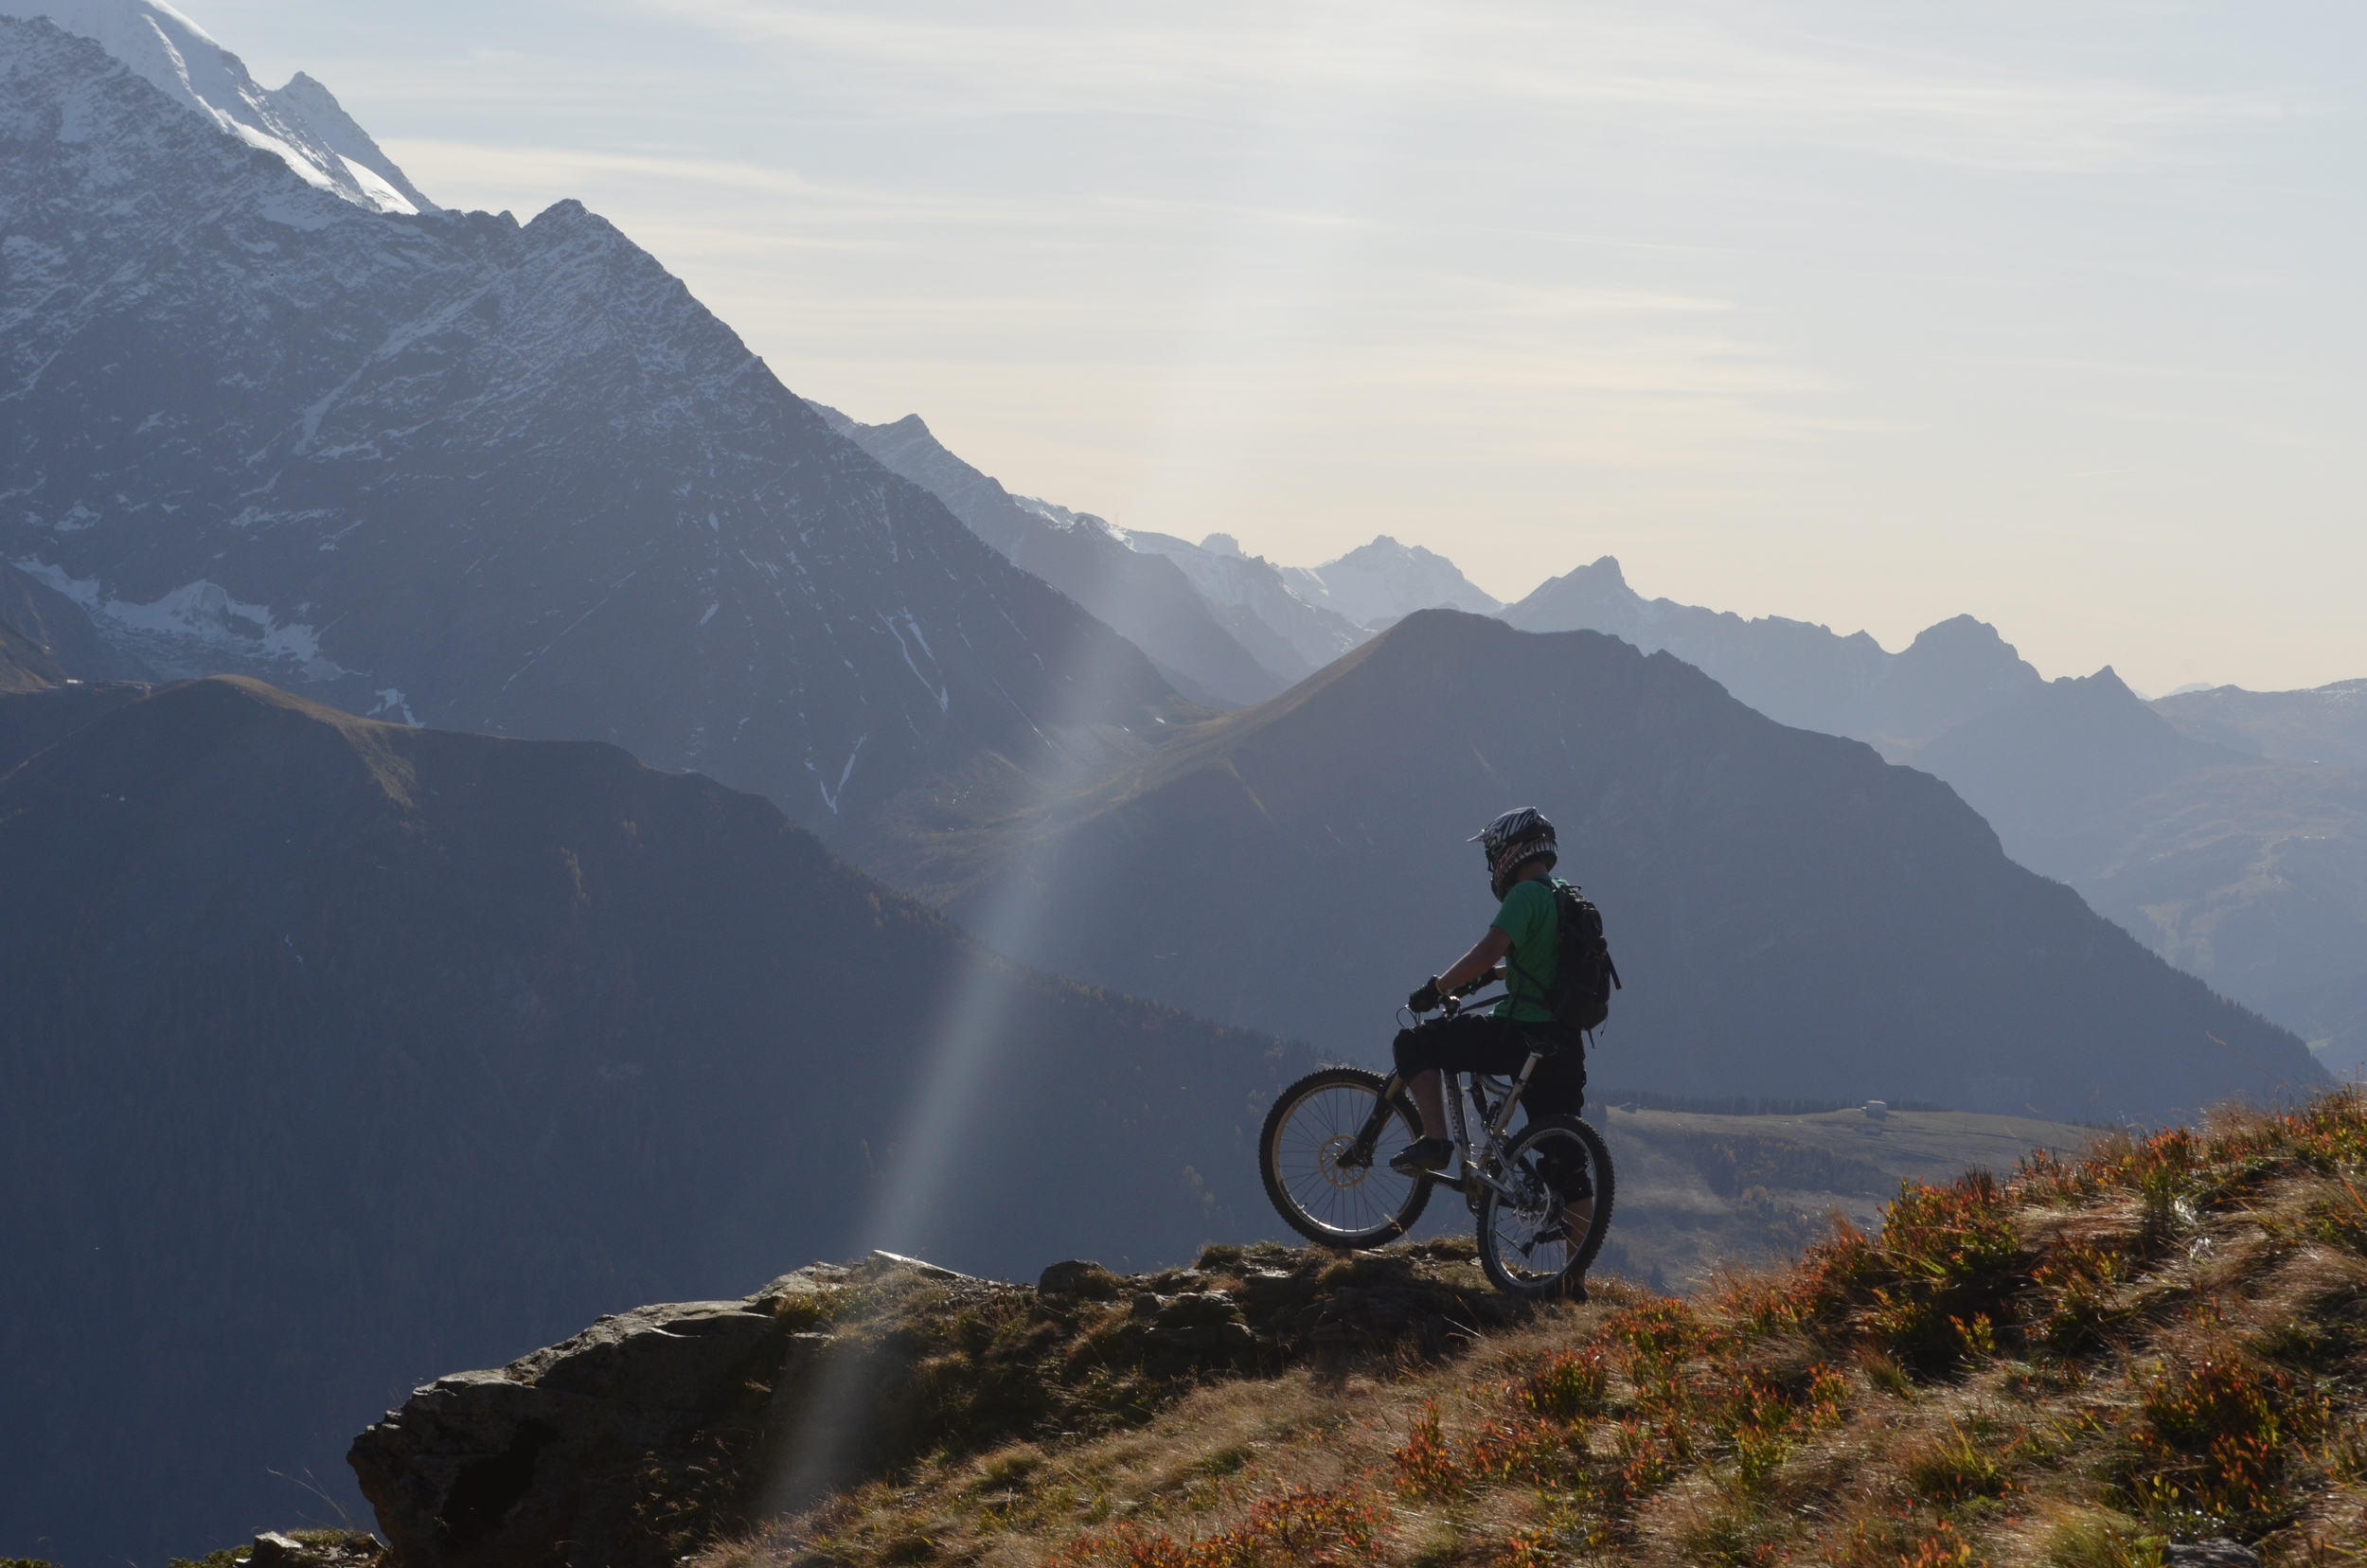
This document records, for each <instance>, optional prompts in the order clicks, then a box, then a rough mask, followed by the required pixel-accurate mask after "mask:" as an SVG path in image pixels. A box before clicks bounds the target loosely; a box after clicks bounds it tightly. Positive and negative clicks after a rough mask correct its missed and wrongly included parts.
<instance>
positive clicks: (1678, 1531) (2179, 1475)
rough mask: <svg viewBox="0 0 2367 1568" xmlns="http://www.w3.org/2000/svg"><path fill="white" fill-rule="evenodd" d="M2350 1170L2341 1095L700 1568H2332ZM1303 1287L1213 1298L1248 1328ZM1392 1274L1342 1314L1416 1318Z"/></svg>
mask: <svg viewBox="0 0 2367 1568" xmlns="http://www.w3.org/2000/svg"><path fill="white" fill-rule="evenodd" d="M2362 1158H2367V1113H2363V1112H2362V1108H2361V1106H2360V1103H2359V1101H2358V1098H2357V1097H2356V1096H2326V1097H2324V1098H2321V1099H2318V1100H2315V1101H2313V1102H2311V1103H2310V1104H2308V1105H2306V1106H2304V1107H2302V1108H2300V1109H2298V1110H2297V1111H2295V1112H2294V1113H2292V1114H2287V1115H2279V1116H2265V1115H2260V1114H2236V1115H2228V1116H2223V1117H2220V1118H2216V1119H2215V1121H2214V1123H2212V1124H2211V1125H2208V1126H2205V1127H2201V1128H2198V1129H2195V1130H2192V1131H2189V1130H2187V1129H2184V1128H2180V1129H2176V1130H2172V1131H2165V1132H2162V1133H2161V1134H2160V1135H2158V1136H2154V1137H2150V1138H2145V1139H2143V1140H2128V1139H2122V1140H2117V1141H2116V1142H2114V1143H2112V1144H2109V1145H2107V1146H2106V1147H2104V1148H2102V1149H2099V1150H2097V1151H2096V1152H2095V1153H2094V1154H2093V1155H2091V1156H2090V1157H2088V1158H2085V1159H2079V1160H2063V1161H2038V1162H2034V1163H2032V1164H2030V1165H2026V1166H2023V1167H2020V1168H2017V1169H2014V1170H2011V1171H2001V1172H1991V1171H1986V1170H1983V1171H1977V1172H1974V1173H1972V1174H1970V1175H1967V1176H1966V1177H1964V1178H1963V1179H1962V1180H1960V1181H1956V1182H1953V1183H1947V1184H1939V1185H1910V1186H1909V1187H1908V1188H1907V1189H1906V1190H1905V1191H1903V1192H1902V1193H1901V1194H1899V1196H1898V1197H1897V1198H1896V1199H1895V1202H1893V1203H1890V1204H1889V1205H1888V1209H1887V1213H1886V1214H1885V1216H1884V1219H1885V1221H1886V1222H1885V1223H1884V1224H1883V1226H1882V1227H1881V1228H1880V1230H1879V1232H1878V1233H1877V1234H1860V1233H1858V1232H1856V1231H1851V1230H1844V1231H1842V1232H1841V1233H1840V1234H1838V1235H1834V1236H1832V1237H1830V1238H1828V1239H1827V1240H1826V1241H1825V1242H1824V1244H1823V1245H1821V1246H1819V1247H1818V1248H1816V1249H1815V1250H1814V1251H1813V1252H1812V1253H1810V1254H1809V1255H1808V1256H1806V1257H1805V1258H1803V1259H1801V1260H1800V1261H1799V1262H1798V1263H1796V1264H1795V1265H1793V1266H1791V1267H1789V1268H1787V1269H1784V1270H1781V1271H1770V1272H1767V1273H1761V1274H1744V1275H1740V1276H1735V1277H1729V1278H1727V1279H1725V1280H1723V1281H1720V1282H1718V1283H1717V1285H1715V1286H1713V1287H1711V1288H1709V1289H1705V1290H1702V1291H1700V1292H1695V1293H1693V1294H1692V1295H1690V1296H1688V1297H1684V1298H1681V1299H1669V1298H1667V1297H1664V1296H1661V1295H1658V1294H1657V1293H1646V1292H1641V1291H1638V1290H1635V1289H1634V1288H1633V1287H1631V1286H1611V1287H1609V1288H1605V1289H1602V1290H1600V1291H1598V1292H1597V1294H1596V1296H1595V1299H1594V1301H1593V1303H1592V1304H1590V1305H1587V1306H1583V1307H1578V1308H1575V1309H1563V1310H1558V1311H1554V1312H1551V1313H1548V1314H1543V1315H1540V1317H1539V1321H1538V1322H1536V1323H1535V1324H1534V1325H1532V1326H1529V1327H1522V1328H1512V1329H1498V1330H1494V1331H1490V1332H1486V1333H1483V1334H1480V1335H1477V1336H1475V1337H1474V1340H1473V1343H1472V1345H1471V1348H1470V1351H1469V1353H1468V1354H1466V1355H1461V1356H1452V1355H1450V1356H1448V1357H1445V1358H1440V1359H1435V1360H1433V1359H1429V1358H1424V1357H1420V1356H1417V1355H1414V1354H1401V1355H1399V1356H1398V1357H1397V1358H1395V1359H1394V1361H1392V1362H1382V1363H1380V1364H1378V1365H1374V1364H1370V1363H1367V1364H1365V1365H1359V1366H1358V1367H1357V1370H1358V1371H1359V1372H1360V1373H1361V1374H1363V1375H1361V1376H1353V1377H1342V1376H1339V1375H1338V1373H1337V1372H1336V1371H1331V1372H1330V1373H1329V1375H1326V1371H1327V1370H1328V1369H1326V1370H1307V1371H1296V1372H1290V1373H1285V1374H1282V1375H1280V1376H1272V1375H1270V1376H1268V1377H1267V1378H1265V1379H1262V1380H1259V1381H1238V1382H1220V1383H1218V1384H1217V1385H1216V1386H1214V1387H1211V1388H1208V1389H1206V1390H1205V1391H1203V1392H1202V1393H1201V1395H1199V1396H1198V1397H1197V1398H1195V1399H1190V1400H1188V1401H1186V1402H1184V1403H1183V1404H1181V1405H1179V1406H1177V1407H1176V1408H1174V1409H1172V1410H1169V1411H1166V1412H1163V1413H1161V1414H1160V1415H1159V1416H1157V1417H1155V1418H1154V1419H1152V1420H1151V1421H1150V1422H1149V1423H1148V1425H1147V1426H1145V1427H1144V1428H1142V1429H1140V1430H1132V1431H1127V1432H1122V1433H1117V1434H1110V1435H1095V1434H1081V1435H1078V1436H1075V1437H1069V1436H1066V1435H1065V1434H1064V1436H1063V1438H1062V1440H1059V1441H1038V1442H1008V1443H1006V1444H1003V1445H1001V1446H999V1447H995V1448H992V1449H990V1450H988V1452H983V1453H972V1452H965V1450H964V1448H963V1447H962V1446H959V1445H952V1446H950V1448H949V1452H945V1453H943V1454H942V1455H940V1456H938V1457H936V1458H934V1459H933V1460H932V1461H930V1462H929V1463H926V1464H924V1465H922V1466H919V1467H917V1469H916V1470H914V1471H912V1472H910V1473H907V1474H905V1475H901V1476H899V1477H898V1478H897V1479H896V1481H895V1482H893V1483H887V1484H874V1485H871V1486H867V1487H863V1488H857V1489H851V1490H850V1491H849V1492H848V1493H847V1494H846V1495H845V1496H844V1497H842V1498H839V1499H836V1500H834V1501H833V1502H832V1504H830V1505H829V1506H824V1507H821V1508H816V1509H813V1510H811V1511H810V1512H809V1513H807V1514H805V1515H804V1516H802V1517H799V1518H795V1519H791V1520H783V1521H780V1522H779V1523H776V1524H775V1525H774V1527H773V1528H771V1529H770V1530H767V1531H764V1532H762V1533H760V1534H759V1535H758V1536H757V1537H756V1539H755V1540H754V1541H750V1540H749V1539H747V1538H746V1537H745V1535H744V1534H742V1533H741V1532H738V1531H732V1530H728V1529H725V1530H719V1531H717V1532H716V1533H715V1536H714V1537H713V1538H711V1540H710V1541H709V1543H708V1544H707V1545H706V1546H705V1548H704V1549H703V1550H702V1551H700V1552H699V1553H697V1554H696V1555H695V1556H692V1557H690V1558H688V1559H685V1560H686V1561H687V1563H688V1564H689V1568H788V1565H790V1564H802V1563H810V1562H817V1561H827V1562H830V1563H833V1564H843V1565H845V1568H889V1565H891V1564H894V1565H934V1564H947V1565H951V1564H956V1563H961V1564H968V1563H991V1564H1004V1563H1058V1564H1061V1565H1063V1568H1104V1565H1106V1568H1137V1565H1141V1564H1151V1563H1156V1564H1160V1565H1162V1568H1298V1565H1301V1564H1308V1563H1323V1564H1329V1565H1337V1568H1368V1565H1369V1568H1383V1565H1387V1568H1414V1565H1416V1564H1421V1565H1428V1568H1484V1565H1492V1564H1547V1563H1587V1564H1600V1565H1603V1568H1613V1565H1618V1568H1708V1565H1728V1564H1758V1563H1787V1562H1798V1563H1829V1564H1846V1565H1850V1568H1860V1565H1862V1568H1892V1565H1897V1568H1969V1565H1974V1564H1992V1565H1996V1568H2243V1565H2248V1564H2256V1563H2263V1562H2266V1563H2269V1564H2273V1565H2276V1568H2287V1565H2302V1564H2320V1563H2326V1564H2334V1563H2347V1562H2351V1561H2355V1560H2357V1559H2358V1546H2359V1542H2360V1541H2362V1540H2367V1488H2363V1487H2362V1486H2361V1485H2360V1477H2359V1470H2358V1450H2357V1446H2356V1445H2357V1441H2358V1439H2357V1437H2356V1435H2355V1434H2357V1433H2358V1430H2359V1429H2360V1427H2361V1425H2362V1424H2367V1397H2362V1393H2361V1390H2362V1387H2367V1346H2363V1345H2362V1338H2363V1336H2362V1333H2361V1325H2360V1320H2359V1308H2358V1301H2359V1293H2360V1291H2361V1289H2362V1285H2367V1259H2362V1256H2361V1254H2362V1253H2367V1223H2362V1221H2363V1220H2367V1216H2362V1213H2361V1209H2360V1205H2359V1203H2358V1197H2357V1194H2356V1192H2355V1191H2353V1190H2350V1183H2349V1181H2348V1179H2347V1178H2344V1179H2342V1180H2337V1179H2335V1178H2334V1176H2333V1175H2332V1174H2331V1173H2332V1172H2336V1171H2341V1170H2348V1169H2352V1168H2356V1167H2357V1165H2358V1162H2359V1161H2360V1160H2361V1159H2362ZM1210 1251H1211V1253H1212V1254H1216V1253H1217V1252H1218V1249H1215V1248H1212V1249H1210ZM1213 1261H1214V1259H1213V1258H1212V1263H1213ZM1296 1261H1297V1260H1296V1259H1294V1258H1291V1257H1289V1256H1280V1257H1275V1256H1259V1255H1255V1254H1252V1255H1250V1256H1236V1258H1235V1259H1234V1260H1233V1261H1232V1262H1231V1265H1230V1268H1229V1269H1224V1270H1219V1269H1218V1268H1214V1267H1212V1269H1211V1271H1210V1272H1211V1273H1219V1272H1223V1273H1232V1274H1248V1275H1249V1276H1250V1278H1249V1279H1248V1280H1247V1281H1246V1282H1245V1283H1246V1285H1247V1286H1248V1288H1249V1290H1251V1291H1254V1292H1272V1290H1273V1288H1274V1286H1275V1285H1276V1284H1278V1283H1280V1281H1281V1279H1282V1278H1286V1277H1287V1275H1284V1274H1283V1271H1284V1270H1287V1269H1289V1268H1290V1267H1291V1266H1292V1265H1293V1264H1294V1263H1296ZM1412 1261H1413V1259H1412V1258H1411V1257H1408V1256H1405V1255H1403V1254H1399V1253H1394V1252H1393V1253H1392V1254H1390V1255H1383V1256H1365V1257H1360V1258H1358V1259H1356V1260H1355V1261H1354V1263H1353V1264H1340V1265H1335V1266H1334V1271H1333V1277H1336V1278H1342V1279H1354V1280H1356V1281H1357V1283H1358V1284H1360V1285H1367V1284H1368V1285H1370V1286H1371V1287H1373V1288H1374V1292H1375V1293H1376V1294H1379V1293H1381V1292H1388V1293H1389V1294H1391V1295H1403V1294H1408V1293H1410V1292H1404V1291H1403V1289H1402V1287H1401V1286H1400V1285H1399V1283H1398V1282H1399V1281H1400V1280H1402V1279H1403V1278H1404V1277H1405V1275H1406V1274H1407V1273H1408V1272H1410V1271H1409V1270H1408V1268H1407V1265H1408V1264H1409V1263H1410V1262H1412ZM1226 1283H1227V1284H1230V1283H1231V1281H1230V1280H1227V1281H1226ZM1251 1299H1252V1300H1253V1301H1254V1300H1255V1297H1251ZM940 1310H943V1309H940ZM1410 1338H1411V1336H1410V1335H1409V1339H1410ZM1351 1364H1354V1363H1351ZM719 1523H721V1522H720V1521H719Z"/></svg>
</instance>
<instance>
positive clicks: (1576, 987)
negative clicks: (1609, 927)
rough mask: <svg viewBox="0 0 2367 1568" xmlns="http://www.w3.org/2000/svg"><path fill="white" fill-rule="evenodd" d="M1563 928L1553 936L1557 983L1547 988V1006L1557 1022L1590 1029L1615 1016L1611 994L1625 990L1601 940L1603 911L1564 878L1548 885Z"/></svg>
mask: <svg viewBox="0 0 2367 1568" xmlns="http://www.w3.org/2000/svg"><path fill="white" fill-rule="evenodd" d="M1549 885H1550V886H1551V887H1552V888H1553V890H1554V911H1555V913H1556V914H1557V915H1558V916H1559V917H1560V930H1559V931H1558V932H1557V934H1556V935H1555V938H1554V983H1553V985H1552V986H1550V987H1549V988H1547V989H1546V991H1545V1007H1546V1008H1547V1010H1549V1011H1550V1012H1552V1014H1553V1015H1554V1020H1555V1022H1557V1023H1558V1024H1561V1025H1564V1026H1566V1027H1568V1028H1573V1029H1591V1028H1593V1027H1594V1026H1595V1025H1598V1024H1600V1023H1601V1022H1602V1021H1603V1020H1604V1019H1606V1018H1609V1017H1610V1016H1611V991H1612V990H1613V989H1623V990H1624V989H1626V988H1625V987H1624V986H1621V985H1620V983H1619V966H1618V965H1616V964H1614V963H1612V962H1611V944H1610V943H1608V942H1606V941H1604V940H1603V912H1602V911H1601V910H1599V909H1597V908H1595V907H1594V904H1593V900H1590V899H1588V898H1587V897H1586V895H1585V894H1583V893H1580V892H1579V891H1578V890H1577V889H1576V888H1575V887H1574V886H1572V885H1571V884H1570V883H1568V882H1552V883H1550V884H1549Z"/></svg>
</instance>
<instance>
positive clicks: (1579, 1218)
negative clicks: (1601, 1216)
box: [1561, 1198, 1594, 1247]
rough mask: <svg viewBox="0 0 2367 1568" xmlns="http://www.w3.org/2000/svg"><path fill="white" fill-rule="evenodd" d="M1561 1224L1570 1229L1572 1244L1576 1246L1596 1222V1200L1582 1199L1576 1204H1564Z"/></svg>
mask: <svg viewBox="0 0 2367 1568" xmlns="http://www.w3.org/2000/svg"><path fill="white" fill-rule="evenodd" d="M1561 1222H1562V1223H1563V1224H1564V1225H1565V1226H1567V1227H1568V1228H1569V1231H1570V1244H1571V1245H1572V1246H1573V1247H1575V1246H1576V1245H1577V1244H1578V1242H1579V1241H1581V1240H1582V1239H1584V1238H1585V1236H1586V1227H1587V1226H1589V1225H1591V1224H1593V1222H1594V1200H1593V1199H1592V1198H1581V1199H1579V1200H1578V1201H1577V1202H1576V1203H1564V1204H1562V1205H1561Z"/></svg>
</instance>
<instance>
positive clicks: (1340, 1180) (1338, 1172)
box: [1315, 1132, 1369, 1187]
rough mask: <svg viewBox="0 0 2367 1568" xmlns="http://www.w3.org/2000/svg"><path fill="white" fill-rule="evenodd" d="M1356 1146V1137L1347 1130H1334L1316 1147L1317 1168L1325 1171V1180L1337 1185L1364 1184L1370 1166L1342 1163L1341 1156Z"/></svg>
mask: <svg viewBox="0 0 2367 1568" xmlns="http://www.w3.org/2000/svg"><path fill="white" fill-rule="evenodd" d="M1355 1147H1356V1139H1355V1138H1354V1137H1353V1136H1351V1135H1350V1134H1348V1133H1345V1132H1334V1133H1333V1134H1332V1135H1331V1136H1330V1137H1328V1138H1326V1139H1325V1140H1324V1141H1323V1142H1322V1144H1320V1145H1319V1146H1317V1148H1316V1149H1315V1168H1316V1169H1318V1170H1320V1171H1322V1172H1323V1177H1324V1180H1325V1181H1326V1182H1329V1183H1330V1184H1331V1185H1333V1186H1336V1187H1352V1186H1361V1185H1363V1181H1364V1178H1365V1176H1366V1175H1367V1174H1368V1173H1369V1167H1365V1166H1344V1165H1342V1164H1341V1163H1340V1156H1342V1155H1343V1154H1345V1153H1346V1152H1348V1150H1350V1149H1354V1148H1355Z"/></svg>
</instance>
